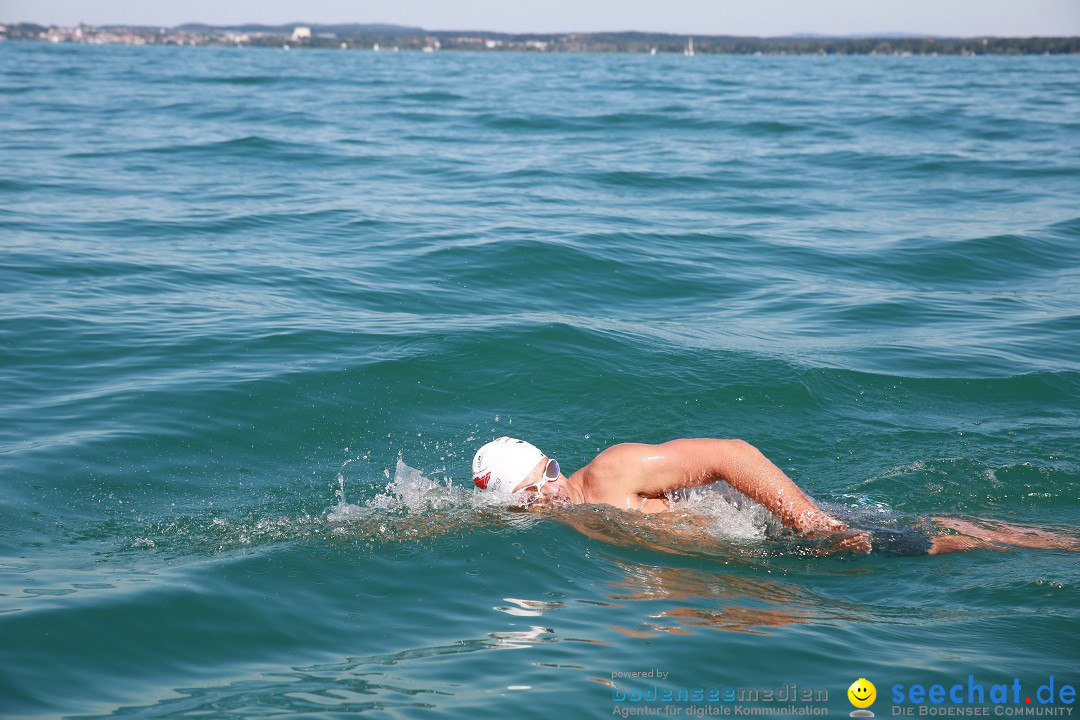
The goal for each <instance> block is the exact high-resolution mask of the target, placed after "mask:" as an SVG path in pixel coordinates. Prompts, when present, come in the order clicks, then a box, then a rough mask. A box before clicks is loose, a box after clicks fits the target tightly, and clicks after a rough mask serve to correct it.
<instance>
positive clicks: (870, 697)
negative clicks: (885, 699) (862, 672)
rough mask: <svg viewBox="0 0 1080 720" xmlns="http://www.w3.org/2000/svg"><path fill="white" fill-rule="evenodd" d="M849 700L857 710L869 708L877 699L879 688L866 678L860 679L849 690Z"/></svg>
mask: <svg viewBox="0 0 1080 720" xmlns="http://www.w3.org/2000/svg"><path fill="white" fill-rule="evenodd" d="M847 697H848V700H850V701H851V704H852V705H854V706H855V707H857V708H867V707H870V706H871V705H873V704H874V700H876V699H877V688H875V687H874V683H872V682H870V681H869V680H867V679H866V678H859V679H858V680H856V681H855V682H853V683H851V687H849V688H848V689H847Z"/></svg>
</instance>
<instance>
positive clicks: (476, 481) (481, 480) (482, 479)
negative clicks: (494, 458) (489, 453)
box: [472, 472, 491, 490]
mask: <svg viewBox="0 0 1080 720" xmlns="http://www.w3.org/2000/svg"><path fill="white" fill-rule="evenodd" d="M490 479H491V473H490V472H486V473H484V474H483V475H479V476H477V477H474V478H473V480H472V481H473V485H475V486H476V487H478V488H480V489H481V490H487V484H488V480H490Z"/></svg>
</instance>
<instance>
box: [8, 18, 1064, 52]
mask: <svg viewBox="0 0 1080 720" xmlns="http://www.w3.org/2000/svg"><path fill="white" fill-rule="evenodd" d="M0 27H2V30H0V38H3V37H6V38H7V39H9V40H51V41H54V42H56V41H62V42H92V41H93V39H92V38H94V37H103V36H104V35H103V33H106V32H112V33H116V32H117V31H123V32H124V33H127V34H128V37H137V38H139V40H140V42H144V43H152V44H205V45H225V44H245V45H252V46H266V47H281V46H282V45H284V44H289V45H290V46H291V47H298V48H299V47H315V48H340V47H347V48H370V47H372V46H374V45H379V46H380V47H381V48H383V49H391V48H395V47H396V48H400V49H401V50H420V49H429V50H432V49H439V50H489V51H500V50H501V51H507V50H509V51H521V50H527V51H547V52H598V53H605V52H607V53H617V52H628V53H649V52H657V53H665V54H667V53H682V52H683V51H684V50H685V49H686V46H687V41H688V38H689V36H687V35H672V34H669V33H642V32H617V33H561V34H537V33H532V34H508V33H496V32H487V31H468V32H465V31H446V30H440V31H427V30H424V29H422V28H414V27H403V26H398V25H372V24H339V25H318V24H314V25H309V26H306V27H308V28H309V30H310V32H311V35H310V37H304V38H301V39H296V38H294V37H293V30H294V26H293V25H288V26H285V25H275V26H270V25H255V24H250V25H233V26H227V27H225V26H213V25H201V24H188V25H181V26H178V27H176V28H169V29H166V28H156V27H154V28H148V27H132V26H103V27H100V28H94V27H91V26H79V28H80V29H81V30H82V32H80V33H78V34H77V35H76V34H74V33H72V32H71V31H72V29H71V28H64V29H59V28H56V27H55V26H43V25H37V24H33V23H16V24H10V25H6V26H0ZM59 30H64V31H65V32H58V31H59ZM237 34H243V35H244V39H243V41H242V43H241V42H240V41H238V40H237V38H236V36H237ZM114 37H115V35H114ZM693 39H694V51H695V52H696V53H699V54H714V53H722V54H737V55H755V54H762V55H778V54H788V55H907V54H911V55H933V54H937V55H970V54H978V55H1043V54H1051V55H1060V54H1072V53H1080V37H1026V38H1001V37H987V38H981V37H980V38H938V37H925V38H924V37H908V36H897V37H838V38H836V37H815V36H809V37H799V36H795V37H769V38H760V37H737V36H727V35H694V36H693Z"/></svg>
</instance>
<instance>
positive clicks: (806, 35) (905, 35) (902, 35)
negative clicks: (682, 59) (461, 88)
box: [0, 20, 1080, 40]
mask: <svg viewBox="0 0 1080 720" xmlns="http://www.w3.org/2000/svg"><path fill="white" fill-rule="evenodd" d="M0 25H40V26H43V27H58V28H63V27H96V28H108V27H123V28H165V29H169V30H176V29H178V28H183V27H184V26H188V25H196V26H202V27H205V28H212V29H221V30H227V29H231V28H239V27H244V26H262V27H266V28H295V27H334V26H360V27H371V28H386V29H389V28H395V29H400V30H403V31H411V32H414V33H415V32H424V33H457V34H463V35H467V34H474V33H483V34H492V35H549V36H551V35H634V34H640V35H668V36H672V37H702V38H706V37H717V38H758V39H806V40H849V39H861V40H870V39H920V38H922V39H931V40H967V39H973V38H995V39H1001V40H1021V39H1026V38H1076V37H1080V35H1077V34H1061V35H1041V34H1034V35H995V34H992V33H978V34H975V35H940V34H933V33H921V32H909V31H901V30H890V31H882V32H854V33H845V34H839V35H834V34H830V33H821V32H812V31H799V32H792V33H787V34H783V35H753V34H742V35H740V34H728V33H715V32H699V33H687V32H671V31H667V30H587V31H582V30H569V31H567V30H560V31H534V30H530V31H524V32H515V31H508V30H482V29H475V28H474V29H436V28H426V27H422V26H420V25H401V24H399V23H387V22H357V21H342V22H305V21H299V20H297V21H291V22H282V23H268V22H259V21H245V22H234V23H207V22H201V21H197V20H191V21H187V22H183V23H179V24H176V25H171V26H169V25H162V24H160V23H153V24H143V23H125V22H108V23H87V22H79V23H75V24H73V25H63V24H61V23H42V22H36V21H33V20H19V21H0Z"/></svg>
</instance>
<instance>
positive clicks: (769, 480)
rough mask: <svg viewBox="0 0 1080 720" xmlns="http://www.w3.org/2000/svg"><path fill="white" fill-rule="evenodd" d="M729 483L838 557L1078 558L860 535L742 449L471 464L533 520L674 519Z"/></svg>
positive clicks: (655, 448) (491, 458) (693, 442)
mask: <svg viewBox="0 0 1080 720" xmlns="http://www.w3.org/2000/svg"><path fill="white" fill-rule="evenodd" d="M719 481H723V482H726V483H727V484H728V485H730V486H731V487H732V488H734V489H735V490H737V491H739V492H741V493H742V494H743V495H746V496H747V497H748V498H750V499H751V500H754V501H755V502H757V503H760V504H761V505H762V506H764V507H765V509H766V510H768V511H769V512H771V513H772V514H773V515H774V516H776V518H777V519H778V520H779V521H780V522H781V523H782V524H783V525H784V526H785V527H786V528H788V529H789V530H791V531H792V532H794V533H797V534H798V535H801V536H806V537H815V536H825V535H827V536H830V539H833V540H834V541H835V542H834V544H833V546H832V548H831V551H832V552H852V553H869V552H871V551H875V552H881V553H885V554H893V555H924V554H930V555H935V554H940V553H946V552H956V551H960V550H974V549H979V548H997V549H1001V548H1002V546H1003V545H1006V546H1015V547H1027V548H1039V549H1055V550H1078V549H1080V543H1078V541H1077V540H1076V539H1074V538H1069V537H1065V536H1063V535H1057V534H1055V533H1051V532H1048V531H1044V530H1034V529H1030V528H1022V527H1018V526H1012V525H1005V524H1003V523H993V524H992V527H990V528H987V527H983V526H981V525H979V524H976V523H972V522H967V521H963V520H950V519H948V518H934V520H935V521H936V522H937V523H938V524H939V525H942V526H943V527H945V528H947V529H948V530H951V531H952V532H954V533H957V534H947V535H939V536H935V537H926V536H925V535H922V534H920V533H917V532H915V531H913V530H905V529H892V528H890V529H886V528H875V529H867V528H853V527H849V526H848V525H846V524H845V523H843V522H841V521H840V520H838V519H837V518H835V517H833V516H832V515H830V514H829V513H827V512H825V511H824V510H823V509H821V508H820V507H819V506H818V505H817V504H816V503H815V502H814V501H813V500H812V499H811V498H810V497H809V496H808V495H807V494H806V493H805V492H803V491H802V489H800V488H799V486H798V485H796V484H795V483H794V481H792V479H791V478H789V477H788V476H787V475H786V474H784V471H782V470H781V469H780V468H778V467H777V466H776V465H774V464H773V463H772V462H771V461H770V460H769V459H768V458H767V457H765V456H764V455H763V454H762V453H761V451H759V450H758V449H757V448H755V447H754V446H753V445H751V444H750V443H748V442H745V441H743V440H720V439H710V438H694V439H681V440H672V441H670V442H666V443H662V444H660V445H646V444H642V443H623V444H620V445H614V446H612V447H610V448H608V449H607V450H604V451H603V452H601V453H600V454H599V455H597V456H596V457H595V458H594V459H593V460H592V462H590V463H589V464H588V465H586V466H585V467H583V468H581V469H580V470H578V471H577V472H574V473H571V474H570V476H569V477H568V476H566V475H564V474H563V473H562V470H561V468H560V467H559V463H558V461H557V460H555V459H554V458H551V457H548V456H547V455H545V454H544V453H542V452H541V451H540V450H539V449H538V448H537V447H536V446H534V445H531V444H530V443H527V442H525V441H524V440H516V439H514V438H509V437H501V438H499V439H497V440H493V441H492V442H489V443H487V444H486V445H484V446H483V447H481V448H480V449H479V450H478V451H477V452H476V455H475V457H474V458H473V484H474V485H475V486H476V487H477V488H478V489H480V490H482V491H485V492H490V493H496V494H498V495H503V496H506V497H507V498H508V499H513V500H514V501H515V502H519V503H520V504H522V505H525V506H527V507H528V508H529V509H530V510H538V509H542V508H545V507H551V506H558V505H583V504H603V505H613V506H615V507H617V508H620V509H622V510H630V511H634V512H641V513H661V512H666V511H668V510H670V509H671V503H670V500H669V493H672V492H674V491H677V490H684V489H688V488H693V487H699V486H703V485H708V484H710V483H714V482H719Z"/></svg>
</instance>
